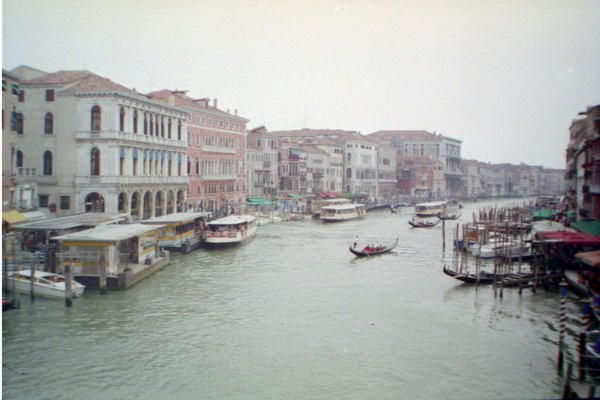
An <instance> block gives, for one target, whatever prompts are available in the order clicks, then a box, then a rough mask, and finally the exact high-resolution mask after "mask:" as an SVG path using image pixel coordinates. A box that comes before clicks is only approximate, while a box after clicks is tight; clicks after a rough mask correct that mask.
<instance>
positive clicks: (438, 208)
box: [415, 201, 446, 217]
mask: <svg viewBox="0 0 600 400" xmlns="http://www.w3.org/2000/svg"><path fill="white" fill-rule="evenodd" d="M445 208H446V202H445V201H430V202H427V203H418V204H415V215H416V216H417V217H437V216H438V215H439V214H441V213H443V212H444V209H445Z"/></svg>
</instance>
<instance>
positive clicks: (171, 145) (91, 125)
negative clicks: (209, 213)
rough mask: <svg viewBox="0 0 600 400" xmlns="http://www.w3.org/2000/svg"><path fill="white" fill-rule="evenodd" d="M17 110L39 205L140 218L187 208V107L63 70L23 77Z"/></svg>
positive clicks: (25, 164) (20, 152)
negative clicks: (174, 105) (169, 103)
mask: <svg viewBox="0 0 600 400" xmlns="http://www.w3.org/2000/svg"><path fill="white" fill-rule="evenodd" d="M18 112H19V113H21V114H22V117H21V132H17V137H16V141H15V154H16V156H15V159H14V163H15V168H16V169H19V168H22V169H23V170H27V169H28V170H29V171H30V175H31V180H32V181H35V182H37V185H38V189H37V202H38V204H37V206H38V207H39V208H41V209H47V210H49V211H50V212H51V213H53V214H54V215H69V214H73V213H79V212H84V211H99V212H103V211H105V212H111V213H117V212H123V213H127V214H130V215H131V217H132V219H134V220H137V219H145V218H150V217H153V216H159V215H163V214H167V213H172V212H175V211H176V210H178V209H181V208H182V207H183V204H184V203H185V197H186V192H187V173H186V168H185V166H186V164H187V154H186V153H187V151H186V150H187V141H186V136H185V129H186V120H187V117H188V115H187V113H186V112H185V111H183V110H181V109H179V108H176V107H173V106H168V105H165V104H162V103H160V102H157V101H154V100H151V99H149V98H148V97H147V96H145V95H143V94H141V93H137V92H136V91H135V90H132V89H128V88H126V87H124V86H122V85H120V84H117V83H114V82H112V81H111V80H109V79H107V78H104V77H101V76H99V75H96V74H94V73H91V72H89V71H57V72H53V73H48V74H43V75H41V76H38V77H35V78H33V79H28V80H23V81H21V90H20V100H19V104H18ZM32 171H35V172H32Z"/></svg>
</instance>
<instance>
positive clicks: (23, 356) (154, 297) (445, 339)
mask: <svg viewBox="0 0 600 400" xmlns="http://www.w3.org/2000/svg"><path fill="white" fill-rule="evenodd" d="M480 205H481V203H480V204H475V205H472V206H467V207H466V210H465V213H463V215H470V214H471V213H472V211H473V210H474V209H475V208H474V207H476V206H480ZM469 207H471V208H469ZM410 217H411V213H410V211H409V210H407V209H403V210H402V211H401V212H400V213H396V214H391V213H389V212H378V213H369V214H368V216H367V218H366V219H364V220H360V221H353V222H346V223H340V224H322V223H319V222H318V221H301V222H289V223H278V224H270V225H266V226H262V227H260V229H259V232H258V234H257V237H256V239H254V240H253V241H251V242H250V243H248V244H247V245H245V246H243V247H239V248H232V249H224V250H220V251H209V250H205V249H199V250H197V251H195V252H192V253H191V254H188V255H186V256H175V257H174V259H173V262H172V263H171V264H170V265H169V266H168V267H167V268H165V269H164V270H162V271H160V272H158V273H157V274H155V275H153V276H151V277H149V278H147V279H145V280H144V281H142V282H141V283H140V284H138V285H137V286H135V287H133V288H131V289H129V290H126V291H120V292H110V293H109V294H107V295H100V294H98V292H94V291H89V292H86V294H85V296H84V297H82V298H80V299H77V300H76V301H75V302H74V306H73V307H72V308H70V309H65V308H64V307H63V305H62V303H61V302H56V301H49V300H45V299H37V300H36V301H35V302H29V301H28V300H27V299H26V298H23V299H22V300H23V305H22V308H21V309H20V310H15V311H11V312H8V313H4V315H3V374H2V378H3V396H4V398H27V399H55V398H86V397H89V398H100V399H101V398H105V399H115V398H118V399H139V398H144V399H164V398H178V399H197V398H215V399H223V398H227V399H265V398H277V399H280V398H310V399H331V398H340V399H365V398H371V399H397V398H409V397H410V398H422V399H430V398H445V399H452V398H455V399H459V398H460V399H464V398H549V397H558V396H559V395H560V393H561V392H560V390H561V387H560V384H559V382H558V381H557V380H556V374H555V372H554V368H555V361H556V360H555V357H556V352H557V348H556V341H557V339H558V333H557V332H556V329H557V324H558V315H557V312H558V302H559V299H558V296H557V294H556V292H555V291H550V292H545V291H544V290H540V289H538V291H537V294H533V293H532V292H531V290H524V291H523V294H522V295H519V294H518V290H516V289H514V290H513V289H505V290H504V292H503V296H502V298H500V297H499V296H498V295H497V294H496V296H495V295H494V292H493V289H492V288H491V287H485V286H482V287H480V288H479V289H478V290H475V288H474V287H472V286H470V285H465V284H461V283H460V282H458V281H456V280H453V279H452V278H450V277H448V276H446V275H444V274H443V273H442V267H443V265H444V264H451V263H452V252H451V249H452V247H451V239H452V234H451V232H452V229H453V227H454V226H455V225H454V224H456V223H457V222H458V223H459V222H461V221H460V220H459V221H452V222H450V221H449V222H448V223H447V224H446V229H447V231H446V239H447V241H448V243H447V245H446V252H442V231H441V225H438V226H436V227H434V228H431V229H409V225H408V223H407V222H408V219H409V218H410ZM355 234H356V235H359V237H362V238H367V237H379V238H396V237H398V238H399V245H398V247H397V248H396V249H395V250H394V252H391V253H389V254H384V255H380V256H377V257H366V258H355V257H353V256H352V254H350V252H349V251H348V245H349V244H350V242H351V241H352V239H353V237H354V235H355ZM569 312H570V313H572V315H574V316H575V317H574V318H573V319H571V320H569V321H568V322H567V324H568V326H569V335H568V338H567V340H568V342H569V343H568V346H569V347H571V345H572V344H573V343H574V337H575V332H576V329H577V327H578V320H577V318H578V305H577V302H576V300H575V299H570V301H569ZM572 348H573V349H574V348H575V347H572ZM465 382H468V384H465Z"/></svg>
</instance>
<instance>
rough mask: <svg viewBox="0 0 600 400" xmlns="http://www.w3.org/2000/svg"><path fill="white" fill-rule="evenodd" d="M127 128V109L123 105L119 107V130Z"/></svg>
mask: <svg viewBox="0 0 600 400" xmlns="http://www.w3.org/2000/svg"><path fill="white" fill-rule="evenodd" d="M124 130H125V109H124V108H123V107H121V108H120V109H119V132H123V131H124Z"/></svg>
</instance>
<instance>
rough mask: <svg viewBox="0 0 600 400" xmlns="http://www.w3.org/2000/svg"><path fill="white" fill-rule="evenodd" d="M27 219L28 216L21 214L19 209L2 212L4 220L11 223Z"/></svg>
mask: <svg viewBox="0 0 600 400" xmlns="http://www.w3.org/2000/svg"><path fill="white" fill-rule="evenodd" d="M24 221H27V217H26V216H24V215H23V214H21V213H20V212H18V211H15V210H12V211H5V212H3V213H2V222H7V223H9V224H14V223H17V222H24Z"/></svg>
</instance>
